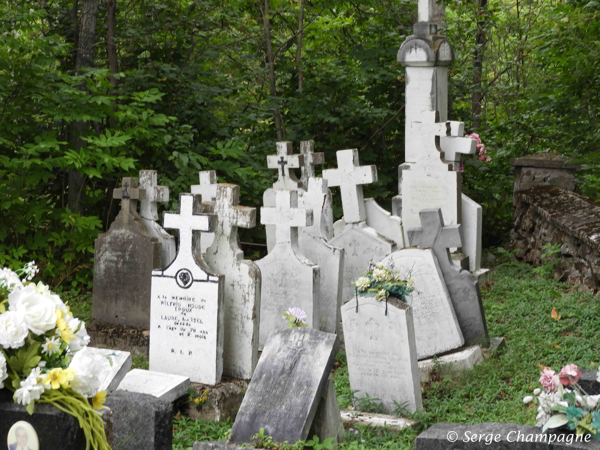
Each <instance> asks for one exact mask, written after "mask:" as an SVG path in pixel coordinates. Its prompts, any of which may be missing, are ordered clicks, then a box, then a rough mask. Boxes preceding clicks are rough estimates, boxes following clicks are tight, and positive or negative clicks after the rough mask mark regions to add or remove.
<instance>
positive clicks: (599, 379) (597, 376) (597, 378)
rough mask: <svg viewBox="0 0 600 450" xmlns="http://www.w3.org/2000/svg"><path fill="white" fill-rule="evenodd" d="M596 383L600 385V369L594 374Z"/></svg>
mask: <svg viewBox="0 0 600 450" xmlns="http://www.w3.org/2000/svg"><path fill="white" fill-rule="evenodd" d="M596 381H597V382H598V383H600V369H598V373H597V374H596Z"/></svg>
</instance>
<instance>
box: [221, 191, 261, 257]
mask: <svg viewBox="0 0 600 450" xmlns="http://www.w3.org/2000/svg"><path fill="white" fill-rule="evenodd" d="M214 212H215V214H216V215H217V220H218V223H219V227H218V228H219V231H218V232H219V233H221V234H223V235H225V236H228V237H229V239H230V241H231V243H232V244H233V243H237V228H238V227H242V228H254V227H255V226H256V208H251V207H249V206H240V187H239V186H238V185H236V184H225V183H220V184H218V185H217V200H216V202H215V208H214ZM242 256H243V254H242Z"/></svg>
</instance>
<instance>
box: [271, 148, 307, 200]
mask: <svg viewBox="0 0 600 450" xmlns="http://www.w3.org/2000/svg"><path fill="white" fill-rule="evenodd" d="M303 164H304V157H303V156H302V155H293V154H292V143H291V142H287V141H286V142H278V143H277V154H276V155H269V156H267V167H269V169H277V173H278V176H279V177H278V179H277V181H276V182H275V183H273V187H274V188H275V189H298V188H300V187H302V182H300V180H298V178H296V174H294V172H290V169H299V168H300V167H302V165H303Z"/></svg>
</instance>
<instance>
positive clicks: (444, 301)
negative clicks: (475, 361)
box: [381, 248, 465, 359]
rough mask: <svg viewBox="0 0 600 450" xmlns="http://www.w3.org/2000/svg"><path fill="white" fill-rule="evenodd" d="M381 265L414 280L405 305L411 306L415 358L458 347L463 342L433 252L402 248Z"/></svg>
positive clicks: (385, 259)
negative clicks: (415, 346)
mask: <svg viewBox="0 0 600 450" xmlns="http://www.w3.org/2000/svg"><path fill="white" fill-rule="evenodd" d="M381 263H382V264H383V265H384V266H385V267H387V268H389V269H392V270H393V271H394V272H395V273H399V274H400V275H401V276H410V277H411V278H412V279H413V281H414V284H415V290H414V291H413V292H412V293H411V295H410V298H409V301H408V304H409V305H410V306H411V307H412V315H413V320H414V328H415V337H416V341H417V358H418V359H424V358H428V357H431V356H434V355H438V354H440V353H444V352H447V351H449V350H454V349H456V348H459V347H461V346H462V345H463V344H464V343H465V340H464V338H463V335H462V332H461V330H460V325H459V324H458V320H457V318H456V314H455V313H454V307H453V305H452V300H451V298H450V294H448V290H447V288H446V283H445V282H444V276H443V275H442V271H441V269H440V266H439V265H438V262H437V259H436V257H435V254H434V253H433V250H429V249H425V250H422V249H416V248H405V249H403V250H398V251H396V252H394V253H392V254H391V255H389V256H387V257H386V258H384V259H383V260H382V261H381Z"/></svg>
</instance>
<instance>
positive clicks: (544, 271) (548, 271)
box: [533, 243, 561, 278]
mask: <svg viewBox="0 0 600 450" xmlns="http://www.w3.org/2000/svg"><path fill="white" fill-rule="evenodd" d="M560 247H561V244H552V243H548V244H545V245H543V246H542V249H543V250H545V252H544V253H543V254H542V256H541V258H542V260H543V261H546V263H545V264H543V265H542V266H540V267H536V268H535V269H533V273H535V274H537V275H540V276H542V277H546V278H547V277H551V276H552V272H553V271H554V268H555V267H556V265H557V264H558V262H559V261H560V258H553V259H550V258H552V257H553V256H554V255H557V254H558V255H560Z"/></svg>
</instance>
